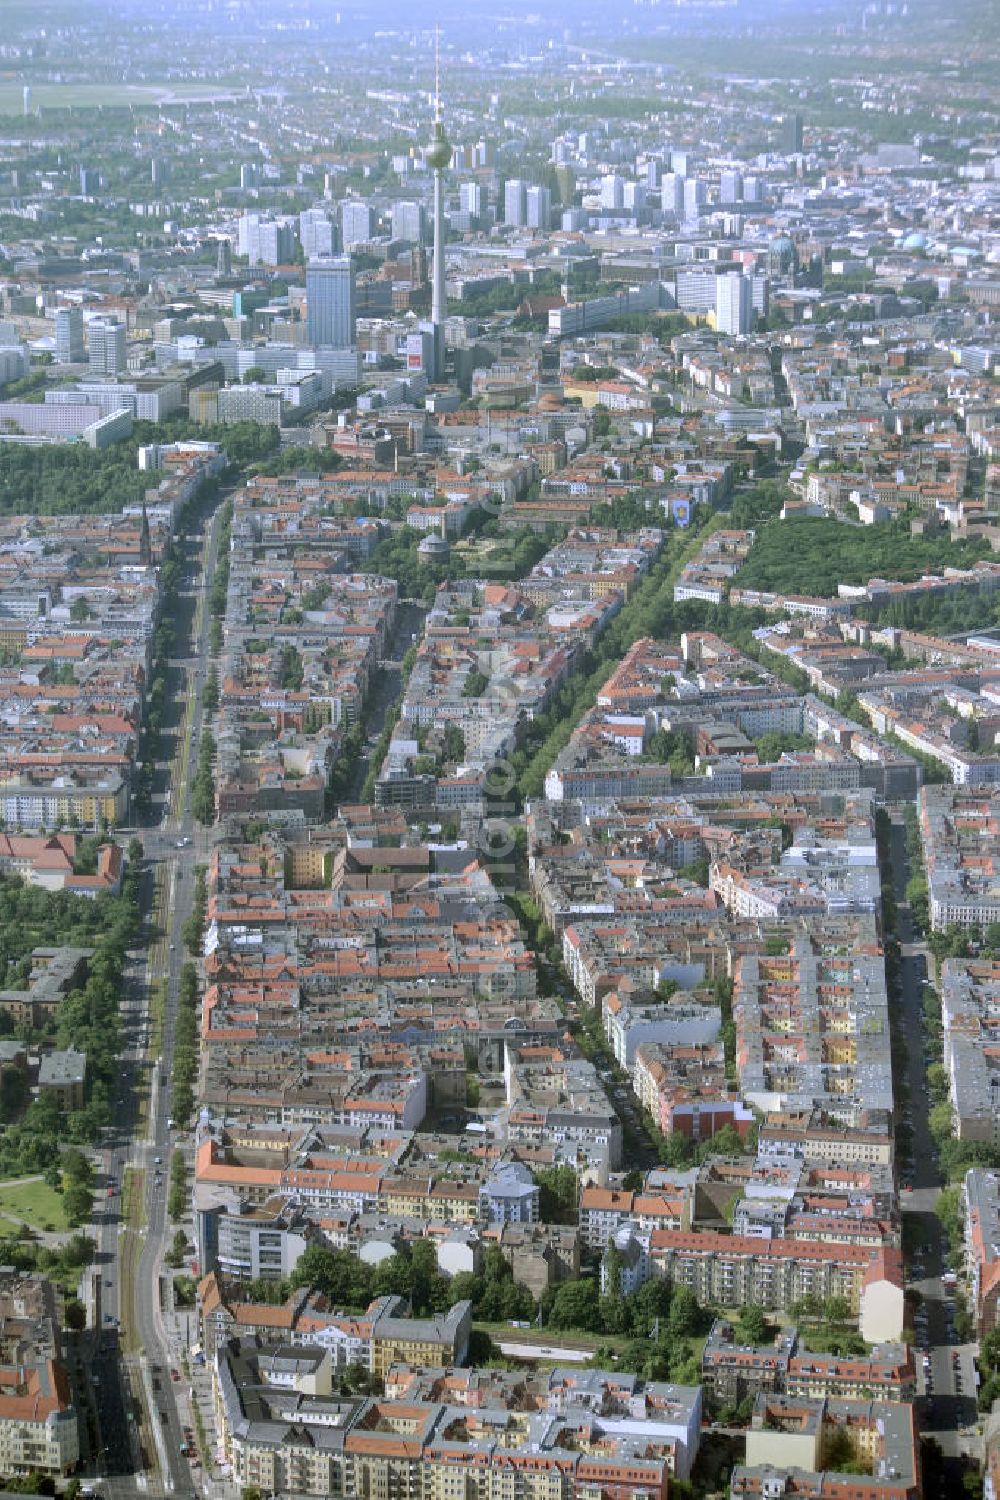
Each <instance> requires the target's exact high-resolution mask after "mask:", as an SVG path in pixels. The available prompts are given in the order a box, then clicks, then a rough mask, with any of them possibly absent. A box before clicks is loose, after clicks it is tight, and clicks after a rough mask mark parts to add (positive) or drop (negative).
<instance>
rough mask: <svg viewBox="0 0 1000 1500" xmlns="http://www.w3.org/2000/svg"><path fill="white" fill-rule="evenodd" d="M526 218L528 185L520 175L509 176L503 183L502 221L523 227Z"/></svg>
mask: <svg viewBox="0 0 1000 1500" xmlns="http://www.w3.org/2000/svg"><path fill="white" fill-rule="evenodd" d="M527 219H528V186H527V183H525V182H523V181H522V180H521V178H520V177H511V178H509V179H508V180H507V182H505V183H504V189H503V221H504V223H505V224H513V225H514V227H515V228H517V229H523V228H524V225H525V224H526V223H527Z"/></svg>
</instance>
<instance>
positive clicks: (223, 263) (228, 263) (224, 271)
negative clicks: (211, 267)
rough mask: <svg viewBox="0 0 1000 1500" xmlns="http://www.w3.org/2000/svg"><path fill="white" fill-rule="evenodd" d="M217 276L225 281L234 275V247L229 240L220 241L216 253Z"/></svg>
mask: <svg viewBox="0 0 1000 1500" xmlns="http://www.w3.org/2000/svg"><path fill="white" fill-rule="evenodd" d="M215 274H216V276H217V277H218V278H219V280H220V281H225V280H226V279H227V278H228V277H230V276H231V275H232V274H233V247H232V244H231V242H230V241H229V240H220V241H219V245H218V249H217V250H216V252H215Z"/></svg>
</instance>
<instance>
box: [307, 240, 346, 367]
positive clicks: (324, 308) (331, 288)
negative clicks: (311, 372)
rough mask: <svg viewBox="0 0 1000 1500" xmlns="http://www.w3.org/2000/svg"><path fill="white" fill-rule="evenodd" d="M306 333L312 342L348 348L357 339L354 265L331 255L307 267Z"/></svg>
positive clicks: (342, 257) (330, 346) (341, 256)
mask: <svg viewBox="0 0 1000 1500" xmlns="http://www.w3.org/2000/svg"><path fill="white" fill-rule="evenodd" d="M306 308H307V313H306V334H307V338H308V340H309V342H310V344H316V345H321V346H326V347H329V348H333V349H347V348H349V347H350V346H351V345H352V344H353V343H354V337H355V329H354V321H355V318H354V266H353V263H352V261H351V257H350V256H349V255H330V256H325V257H323V258H319V259H316V260H313V261H311V262H310V263H309V265H308V266H307V267H306Z"/></svg>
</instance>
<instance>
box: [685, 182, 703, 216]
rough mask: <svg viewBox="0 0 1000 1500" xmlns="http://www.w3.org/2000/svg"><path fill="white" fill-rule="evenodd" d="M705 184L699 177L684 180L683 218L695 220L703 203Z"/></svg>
mask: <svg viewBox="0 0 1000 1500" xmlns="http://www.w3.org/2000/svg"><path fill="white" fill-rule="evenodd" d="M705 197H706V194H705V184H704V183H703V182H702V180H701V178H700V177H687V178H685V179H684V217H685V219H697V218H698V217H699V215H700V214H701V210H702V207H703V205H704V202H705Z"/></svg>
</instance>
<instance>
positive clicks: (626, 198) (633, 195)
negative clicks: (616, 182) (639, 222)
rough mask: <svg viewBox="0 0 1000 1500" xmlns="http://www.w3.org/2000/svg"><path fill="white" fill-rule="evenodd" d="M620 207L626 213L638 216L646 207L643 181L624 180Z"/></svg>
mask: <svg viewBox="0 0 1000 1500" xmlns="http://www.w3.org/2000/svg"><path fill="white" fill-rule="evenodd" d="M622 207H623V208H624V210H625V212H626V213H627V214H636V215H637V216H638V215H639V214H641V213H642V211H643V209H644V208H645V207H646V184H645V183H644V182H626V184H625V192H624V195H623V197H622Z"/></svg>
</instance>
